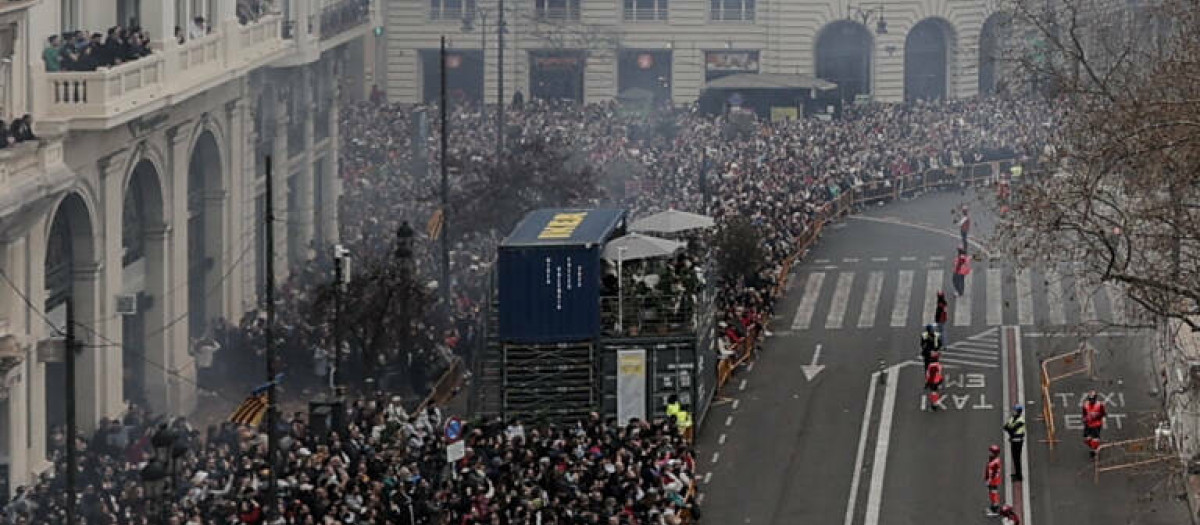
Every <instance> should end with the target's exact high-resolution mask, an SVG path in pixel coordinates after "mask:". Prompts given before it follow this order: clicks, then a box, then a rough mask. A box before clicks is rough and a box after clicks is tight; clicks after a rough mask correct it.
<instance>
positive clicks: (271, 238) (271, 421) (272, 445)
mask: <svg viewBox="0 0 1200 525" xmlns="http://www.w3.org/2000/svg"><path fill="white" fill-rule="evenodd" d="M266 171H267V172H266V177H267V181H266V183H267V184H266V186H267V187H266V198H267V205H266V222H267V231H266V243H267V250H266V252H267V253H266V257H267V260H266V263H267V267H266V274H267V275H266V281H267V284H266V289H265V290H264V294H263V296H264V297H265V298H266V302H267V326H266V328H265V329H264V330H263V335H264V337H265V338H266V349H267V351H266V354H267V355H266V358H267V469H268V472H269V473H270V474H269V477H268V481H267V498H266V499H267V505H266V507H267V508H266V511H267V512H266V513H264V515H265V516H266V517H267V519H270V518H271V516H272V515H273V514H274V512H275V506H276V505H275V485H276V480H277V476H276V472H275V470H276V466H277V465H276V463H277V462H276V457H275V456H276V454H277V451H276V448H277V447H278V444H277V443H276V442H275V336H274V327H275V211H274V210H275V194H274V193H273V191H272V190H273V189H274V184H273V181H272V176H271V156H270V155H268V156H267V159H266Z"/></svg>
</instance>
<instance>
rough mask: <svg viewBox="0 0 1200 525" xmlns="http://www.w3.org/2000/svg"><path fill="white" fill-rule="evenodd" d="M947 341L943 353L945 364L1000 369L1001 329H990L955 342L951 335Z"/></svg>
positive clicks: (942, 359)
mask: <svg viewBox="0 0 1200 525" xmlns="http://www.w3.org/2000/svg"><path fill="white" fill-rule="evenodd" d="M947 339H948V344H946V346H945V348H943V349H942V352H941V354H942V358H941V361H942V362H943V363H945V364H947V365H952V366H973V367H979V368H999V367H1000V329H999V328H997V327H993V328H989V329H987V330H985V331H983V332H980V333H978V334H975V335H972V336H969V337H966V338H964V339H962V340H959V341H955V340H954V338H953V336H951V335H947Z"/></svg>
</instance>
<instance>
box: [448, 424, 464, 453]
mask: <svg viewBox="0 0 1200 525" xmlns="http://www.w3.org/2000/svg"><path fill="white" fill-rule="evenodd" d="M445 431H446V441H449V442H451V443H453V442H455V441H460V440H462V432H463V423H462V420H461V419H459V418H456V417H452V418H450V419H448V420H446V429H445ZM452 461H453V460H452Z"/></svg>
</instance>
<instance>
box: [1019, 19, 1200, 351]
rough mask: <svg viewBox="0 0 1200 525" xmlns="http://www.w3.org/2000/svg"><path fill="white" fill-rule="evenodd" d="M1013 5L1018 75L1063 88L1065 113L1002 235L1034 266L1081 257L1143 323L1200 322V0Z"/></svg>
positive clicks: (1027, 84) (1044, 91)
mask: <svg viewBox="0 0 1200 525" xmlns="http://www.w3.org/2000/svg"><path fill="white" fill-rule="evenodd" d="M1009 9H1010V12H1011V13H1012V20H1011V24H1012V26H1011V27H1010V28H1009V31H1008V32H1007V33H1008V34H1009V35H1010V39H1009V41H1008V42H1007V44H1008V45H1007V46H1006V47H1005V56H1003V57H1001V61H1002V62H1003V63H1005V65H1006V66H1007V74H1008V75H1010V77H1011V78H1012V79H1014V80H1015V82H1014V83H1013V85H1011V87H1012V89H1014V90H1018V91H1025V92H1026V93H1030V92H1036V93H1039V94H1041V95H1045V96H1051V97H1054V98H1055V100H1056V105H1057V107H1058V109H1059V110H1060V114H1058V115H1055V116H1053V117H1054V118H1055V120H1056V122H1055V124H1054V125H1056V126H1057V127H1058V132H1057V139H1056V141H1055V143H1054V144H1053V145H1052V147H1047V151H1046V155H1045V158H1044V160H1045V161H1046V165H1045V170H1044V171H1045V176H1043V177H1041V178H1040V179H1039V180H1037V181H1036V182H1034V183H1031V184H1027V185H1025V187H1023V188H1021V189H1020V191H1019V193H1018V195H1019V197H1018V199H1017V202H1016V204H1014V206H1013V207H1012V209H1011V210H1010V211H1009V212H1008V213H1007V214H1006V216H1005V220H1004V221H1003V222H1002V225H1001V227H1000V228H999V229H998V234H997V235H998V242H999V243H1000V244H1001V245H1002V246H1004V247H1005V248H1006V249H1007V250H1008V251H1009V252H1010V253H1012V254H1014V255H1015V256H1016V257H1017V259H1018V260H1019V261H1021V262H1022V263H1024V264H1039V263H1043V262H1068V261H1071V262H1082V263H1083V266H1084V268H1085V272H1086V277H1087V278H1088V279H1089V280H1090V281H1092V282H1094V283H1100V282H1105V283H1116V284H1120V285H1122V286H1123V287H1124V288H1125V289H1126V290H1127V294H1128V296H1129V297H1130V298H1131V299H1132V300H1133V301H1134V302H1135V303H1136V304H1137V305H1140V306H1141V307H1142V309H1143V310H1144V311H1143V312H1142V313H1143V314H1147V313H1148V314H1150V315H1149V316H1142V317H1141V319H1142V321H1143V322H1144V321H1146V320H1149V318H1150V317H1168V318H1177V319H1181V320H1183V321H1184V322H1185V323H1187V324H1188V325H1189V326H1191V327H1192V328H1193V329H1194V330H1200V326H1198V324H1197V318H1196V317H1194V316H1197V315H1198V314H1200V257H1198V256H1200V2H1197V1H1196V0H1164V1H1163V2H1160V3H1157V4H1154V5H1140V4H1132V3H1127V2H1125V1H1124V0H1059V1H1055V0H1050V1H1046V0H1036V1H1033V0H1014V1H1013V2H1012V3H1011V4H1009ZM1048 118H1050V116H1048Z"/></svg>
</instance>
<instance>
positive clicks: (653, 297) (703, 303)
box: [600, 289, 713, 337]
mask: <svg viewBox="0 0 1200 525" xmlns="http://www.w3.org/2000/svg"><path fill="white" fill-rule="evenodd" d="M710 299H711V298H710V296H709V294H708V293H707V292H706V291H705V290H703V289H702V290H697V291H696V292H694V293H679V294H639V295H632V294H631V295H625V296H609V295H606V296H602V297H601V298H600V323H601V331H602V332H603V333H604V335H606V336H610V337H639V336H668V335H684V334H691V333H695V332H696V331H697V330H699V329H700V328H701V327H703V326H704V320H705V317H706V316H712V315H713V311H712V302H711V300H710Z"/></svg>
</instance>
